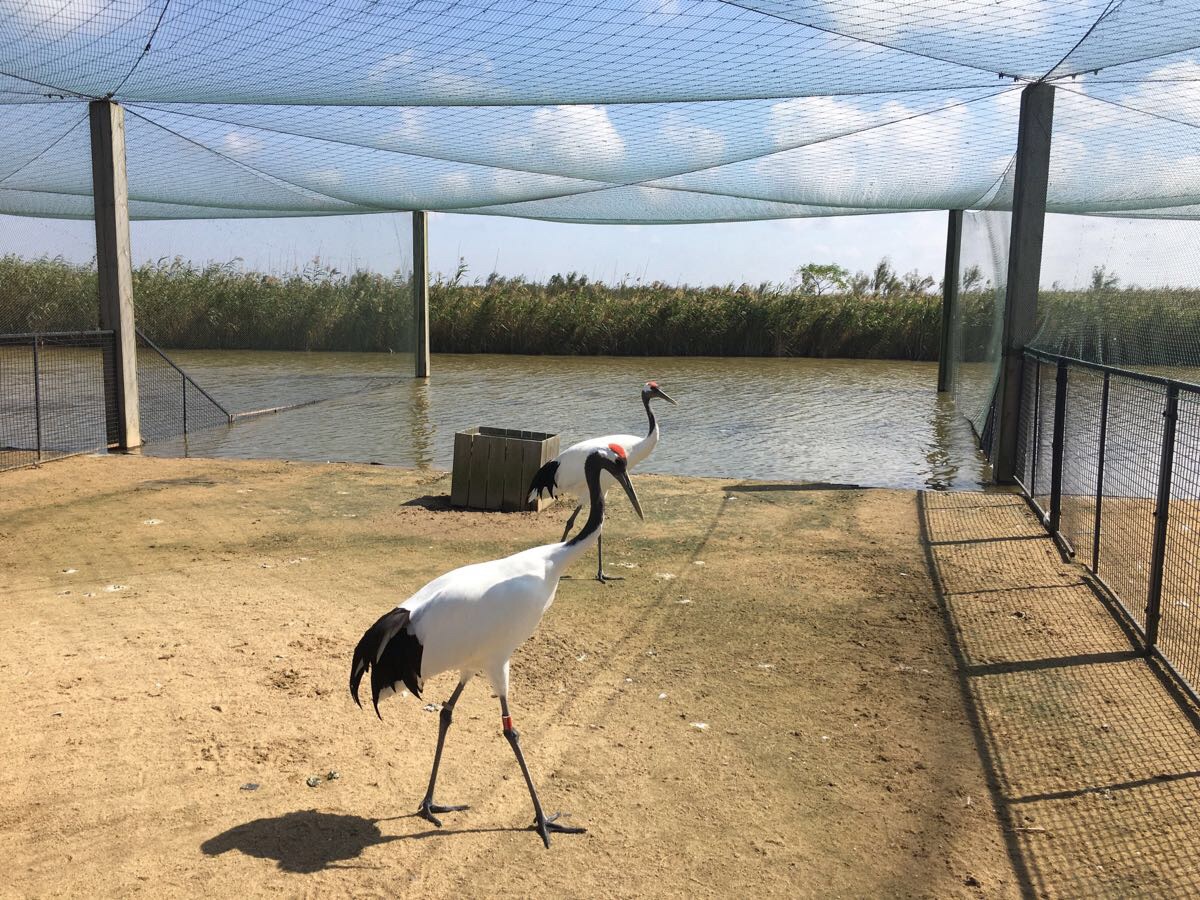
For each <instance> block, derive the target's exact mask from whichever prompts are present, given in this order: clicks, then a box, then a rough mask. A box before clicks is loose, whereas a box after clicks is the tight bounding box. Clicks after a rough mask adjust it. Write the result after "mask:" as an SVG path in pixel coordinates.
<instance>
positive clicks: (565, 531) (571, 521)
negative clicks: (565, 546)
mask: <svg viewBox="0 0 1200 900" xmlns="http://www.w3.org/2000/svg"><path fill="white" fill-rule="evenodd" d="M581 509H583V504H582V503H580V504H579V505H578V506H577V507H575V512H573V513H571V518H569V519H567V527H566V528H564V529H563V536H562V539H563V540H564V541H565V540H566V539H567V535H568V534H570V533H571V526H572V525H574V524H575V517H576V516H578V515H579V511H580V510H581Z"/></svg>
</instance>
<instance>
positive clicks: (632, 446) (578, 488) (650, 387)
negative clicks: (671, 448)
mask: <svg viewBox="0 0 1200 900" xmlns="http://www.w3.org/2000/svg"><path fill="white" fill-rule="evenodd" d="M659 398H661V399H663V400H666V401H667V402H668V403H670V404H671V405H672V406H678V405H679V404H677V403H676V402H675V401H674V400H672V399H671V398H670V397H668V396H667V395H666V392H664V391H663V389H662V388H660V387H659V386H658V382H655V381H648V382H646V384H645V386H643V387H642V405H643V406H645V407H646V418H647V419H649V421H650V430H649V431H648V432H647V433H646V436H645V437H643V438H639V437H637V436H636V435H633V434H608V435H605V436H604V437H597V438H588V439H587V440H586V441H580V442H579V443H578V444H572V445H571V446H570V447H568V448H567V449H566V450H564V451H563V452H562V453H560V454H558V456H556V457H554V459H552V460H550V462H548V463H546V464H545V465H544V466H542V467H541V468H540V469H538V472H537V474H536V475H534V476H533V481H532V482H531V483H530V485H529V499H530V500H534V499H535V498H537V497H540V496H541V495H542V492H543V491H546V492H547V493H549V494H550V496H551V497H557V496H558V495H559V494H560V493H567V494H573V495H574V496H575V497H577V498H580V499H579V505H578V506H576V507H575V511H574V512H573V513H571V518H569V519H567V526H566V528H564V529H563V536H562V539H563V540H564V541H565V540H566V539H567V534H568V533H569V532H570V531H571V526H572V525H574V524H575V517H576V516H578V515H579V511H580V510H582V509H583V508H584V507H585V506H587V505H588V500H587V499H586V498H587V497H588V494H587V493H585V491H586V490H587V483H586V480H585V477H584V461H585V460H586V459H587V457H588V454H589V453H591V452H592V451H593V450H595V449H597V448H599V447H607V446H609V445H612V444H616V445H618V446H620V447H622V448H623V449H624V450H625V454H626V456H628V457H629V468H631V469H632V468H633V467H634V466H636V465H637V464H638V463H640V462H641V461H642V460H644V459H645V458H646V457H648V456H649V455H650V454H651V452H652V451H653V450H654V448H655V447H656V446H658V433H659V432H658V420H656V419H655V418H654V411H653V410H651V409H650V401H651V400H655V399H659ZM612 484H613V482H612V479H611V478H605V479H604V480H603V487H602V490H601V493H607V492H608V489H609V488H610V487H612ZM596 552H597V554H598V555H599V562H598V564H597V567H596V580H597V581H600V582H605V581H617V580H619V579H620V576H616V575H608V574H606V573H605V571H604V536H603V535H601V536H600V537H598V538H597V539H596Z"/></svg>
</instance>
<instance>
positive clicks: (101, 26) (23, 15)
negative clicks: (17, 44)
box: [0, 0, 150, 41]
mask: <svg viewBox="0 0 1200 900" xmlns="http://www.w3.org/2000/svg"><path fill="white" fill-rule="evenodd" d="M149 5H150V4H149V0H129V2H126V3H119V4H118V3H110V2H105V0H38V2H36V3H28V2H24V3H22V2H11V0H6V2H4V3H3V4H0V6H2V7H3V9H2V11H0V20H2V19H7V20H8V21H9V22H12V23H14V24H16V25H17V26H18V27H20V28H22V29H23V30H29V31H30V32H31V36H32V37H33V38H35V39H40V40H43V41H45V40H47V39H50V40H61V39H63V38H65V37H67V36H75V37H89V38H90V37H95V36H97V35H101V34H107V33H108V32H110V31H113V30H114V29H116V28H119V27H121V26H122V25H124V24H125V23H126V22H128V21H129V20H130V19H132V18H134V17H135V16H137V15H140V14H142V13H144V12H146V11H147V7H148V6H149ZM0 27H3V26H0Z"/></svg>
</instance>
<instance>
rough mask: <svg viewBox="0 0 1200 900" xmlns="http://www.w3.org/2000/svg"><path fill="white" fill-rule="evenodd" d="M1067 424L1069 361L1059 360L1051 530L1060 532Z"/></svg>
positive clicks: (1053, 443)
mask: <svg viewBox="0 0 1200 900" xmlns="http://www.w3.org/2000/svg"><path fill="white" fill-rule="evenodd" d="M1066 426H1067V361H1066V360H1065V359H1060V360H1059V361H1058V371H1057V372H1056V373H1055V376H1054V436H1053V437H1052V438H1051V440H1050V454H1051V456H1050V531H1051V533H1053V534H1058V533H1059V529H1058V526H1059V522H1060V520H1061V519H1062V474H1063V451H1064V449H1065V444H1066Z"/></svg>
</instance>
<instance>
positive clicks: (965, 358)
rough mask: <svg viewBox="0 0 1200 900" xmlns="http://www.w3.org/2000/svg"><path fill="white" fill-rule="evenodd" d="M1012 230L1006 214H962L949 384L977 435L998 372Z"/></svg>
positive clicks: (985, 424)
mask: <svg viewBox="0 0 1200 900" xmlns="http://www.w3.org/2000/svg"><path fill="white" fill-rule="evenodd" d="M1011 229H1012V214H1011V213H1009V212H1005V211H995V210H992V211H983V212H966V213H964V214H963V225H962V248H961V252H960V256H959V269H958V284H959V298H958V309H957V311H956V317H955V319H954V320H953V321H952V322H951V323H950V329H951V335H952V339H951V350H950V352H951V366H952V371H953V375H952V378H951V382H952V384H953V386H954V401H955V404H956V406H957V407H958V410H959V411H960V412H961V413H962V414H963V415H964V416H966V417H967V418H968V419H970V421H971V424H972V425H973V426H974V428H975V433H976V435H978V436H979V437H980V438H981V439H982V438H983V437H984V434H985V432H986V431H987V430H988V421H989V417H990V416H991V413H992V398H993V397H994V396H995V393H996V383H997V379H998V378H999V375H1000V347H1001V341H1002V338H1003V327H1004V295H1005V291H1006V289H1007V286H1008V245H1009V233H1010V231H1011Z"/></svg>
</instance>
